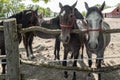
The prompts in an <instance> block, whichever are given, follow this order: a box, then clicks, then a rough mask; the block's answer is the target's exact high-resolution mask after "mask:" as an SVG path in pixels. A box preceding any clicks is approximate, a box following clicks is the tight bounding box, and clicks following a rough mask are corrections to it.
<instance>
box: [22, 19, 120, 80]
mask: <svg viewBox="0 0 120 80" xmlns="http://www.w3.org/2000/svg"><path fill="white" fill-rule="evenodd" d="M105 21H106V22H107V23H108V24H109V25H110V26H111V28H120V18H106V19H105ZM54 41H55V39H42V38H38V37H35V38H34V42H33V50H34V55H35V59H33V60H31V61H32V62H35V63H36V64H39V63H41V61H44V62H45V61H50V60H53V59H54V54H53V52H54ZM20 53H21V54H22V59H24V60H27V59H26V57H25V55H26V54H25V49H24V47H23V44H22V43H21V45H20ZM104 54H105V57H120V33H114V34H111V42H110V44H109V46H108V47H107V48H106V50H105V53H104ZM94 56H95V55H94ZM62 57H63V46H62V44H61V50H60V58H61V59H62ZM84 57H87V56H86V52H85V50H84ZM27 61H28V60H27ZM94 63H95V61H94ZM94 63H93V64H94ZM104 63H105V65H102V66H113V65H117V64H120V58H112V59H105V60H104ZM78 66H79V67H80V66H83V67H85V66H88V64H87V60H84V64H82V65H81V64H80V61H78ZM93 67H95V66H94V65H93ZM21 72H22V73H24V74H27V75H26V76H24V77H25V78H26V79H25V80H72V75H73V72H72V71H68V72H69V73H68V74H69V77H68V78H67V79H65V78H64V75H63V72H64V71H63V70H56V69H49V68H45V67H38V66H33V65H27V64H22V65H21ZM87 75H88V73H86V72H80V71H79V72H77V80H88V79H87V78H88V77H87ZM89 80H97V75H96V74H93V75H92V79H89ZM102 80H120V70H117V71H112V72H110V73H102Z"/></svg>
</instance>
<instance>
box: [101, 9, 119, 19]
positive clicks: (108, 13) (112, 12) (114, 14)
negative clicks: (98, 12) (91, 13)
mask: <svg viewBox="0 0 120 80" xmlns="http://www.w3.org/2000/svg"><path fill="white" fill-rule="evenodd" d="M102 13H103V16H104V17H105V18H120V7H112V8H107V9H104V10H103V11H102Z"/></svg>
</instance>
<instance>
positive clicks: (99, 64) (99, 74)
mask: <svg viewBox="0 0 120 80" xmlns="http://www.w3.org/2000/svg"><path fill="white" fill-rule="evenodd" d="M96 66H97V68H98V69H99V68H101V60H100V59H96ZM98 80H101V73H98Z"/></svg>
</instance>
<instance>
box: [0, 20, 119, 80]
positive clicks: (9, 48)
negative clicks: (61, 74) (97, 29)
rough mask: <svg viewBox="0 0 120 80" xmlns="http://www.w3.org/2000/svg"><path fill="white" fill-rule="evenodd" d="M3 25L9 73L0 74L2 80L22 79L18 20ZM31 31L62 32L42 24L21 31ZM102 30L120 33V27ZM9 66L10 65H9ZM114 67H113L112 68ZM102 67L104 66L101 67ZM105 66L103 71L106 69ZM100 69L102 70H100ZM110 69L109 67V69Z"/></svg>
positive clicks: (114, 68) (94, 70) (79, 31)
mask: <svg viewBox="0 0 120 80" xmlns="http://www.w3.org/2000/svg"><path fill="white" fill-rule="evenodd" d="M3 24H4V25H3V26H4V27H3V26H0V31H3V30H4V36H5V48H6V50H5V51H6V56H0V58H1V59H3V58H5V57H6V59H7V74H5V75H1V76H0V80H1V79H2V78H7V80H20V71H19V70H20V69H19V67H20V66H19V48H18V35H17V24H16V20H15V19H7V20H4V22H3ZM29 31H41V32H44V33H48V34H59V33H60V32H61V30H60V29H54V30H51V29H46V28H43V27H40V26H32V27H29V28H21V29H20V31H19V32H20V33H22V34H24V33H26V32H29ZM81 32H82V33H85V32H87V30H86V29H82V30H79V29H74V30H72V33H81ZM102 32H104V33H120V29H109V30H103V31H102ZM8 66H9V67H8ZM43 66H44V67H47V65H43ZM48 67H51V68H52V67H53V68H57V69H68V70H71V69H74V70H77V69H78V68H73V67H72V68H68V67H67V68H65V67H56V66H48ZM112 67H113V68H112ZM112 67H109V68H110V69H109V70H111V69H113V70H116V69H120V65H118V66H112ZM101 69H102V68H101ZM104 69H106V68H103V69H102V71H104ZM78 70H82V69H78ZM83 70H84V71H85V70H86V71H93V72H97V70H96V69H83ZM98 71H100V70H98ZM107 71H108V69H107Z"/></svg>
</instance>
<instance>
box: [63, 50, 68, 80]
mask: <svg viewBox="0 0 120 80" xmlns="http://www.w3.org/2000/svg"><path fill="white" fill-rule="evenodd" d="M67 55H68V50H66V49H64V56H63V57H64V58H63V60H66V59H67ZM62 65H63V66H67V61H63V63H62ZM64 77H65V78H68V72H67V71H64Z"/></svg>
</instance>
